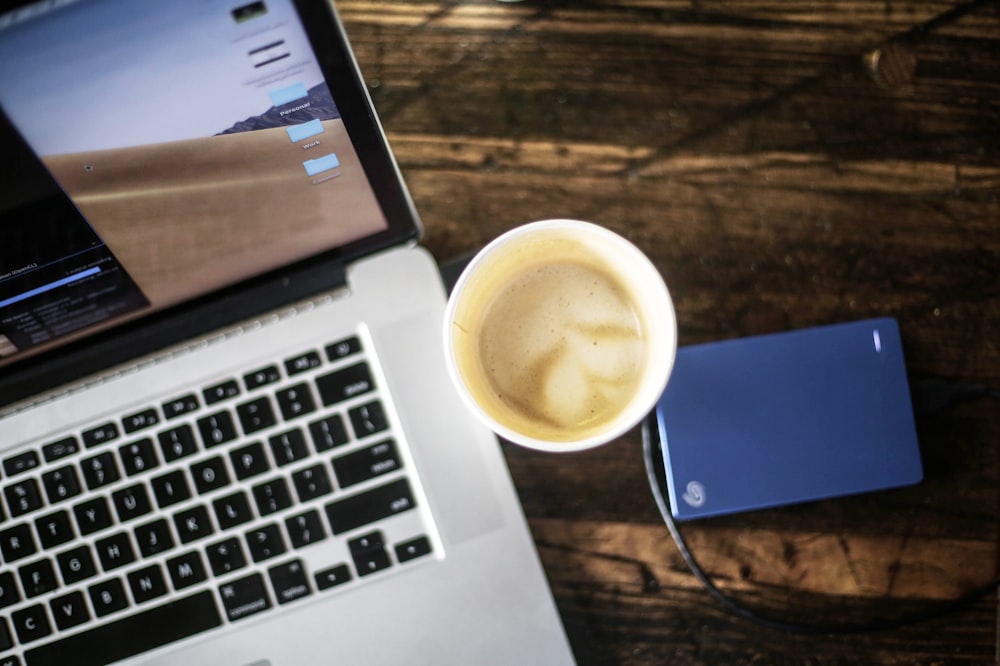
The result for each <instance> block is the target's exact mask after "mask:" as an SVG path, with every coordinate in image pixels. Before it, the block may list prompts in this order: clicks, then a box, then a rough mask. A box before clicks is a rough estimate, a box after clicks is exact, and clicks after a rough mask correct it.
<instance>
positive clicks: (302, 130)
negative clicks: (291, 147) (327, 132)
mask: <svg viewBox="0 0 1000 666" xmlns="http://www.w3.org/2000/svg"><path fill="white" fill-rule="evenodd" d="M285 131H286V132H288V138H289V139H291V140H292V143H297V142H299V141H302V140H303V139H308V138H309V137H311V136H316V135H317V134H322V133H323V123H321V122H320V120H319V118H313V119H312V120H310V121H309V122H307V123H302V124H301V125H292V126H291V127H286V128H285Z"/></svg>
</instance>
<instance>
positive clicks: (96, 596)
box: [87, 578, 128, 640]
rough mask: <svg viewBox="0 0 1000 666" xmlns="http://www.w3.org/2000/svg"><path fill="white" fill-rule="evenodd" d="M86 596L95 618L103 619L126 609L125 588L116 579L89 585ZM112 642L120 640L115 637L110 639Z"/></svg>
mask: <svg viewBox="0 0 1000 666" xmlns="http://www.w3.org/2000/svg"><path fill="white" fill-rule="evenodd" d="M87 594H89V595H90V602H91V604H93V606H94V612H95V613H97V617H104V616H105V615H110V614H111V613H116V612H118V611H120V610H125V609H126V608H128V597H126V596H125V586H124V585H123V584H122V582H121V580H120V579H118V578H111V579H109V580H103V581H101V582H100V583H97V584H95V585H91V586H90V587H89V588H87ZM112 640H120V638H119V637H117V636H116V637H112Z"/></svg>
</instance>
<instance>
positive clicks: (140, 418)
mask: <svg viewBox="0 0 1000 666" xmlns="http://www.w3.org/2000/svg"><path fill="white" fill-rule="evenodd" d="M159 422H160V416H159V414H157V413H156V410H155V409H154V408H152V407H149V408H148V409H144V410H142V411H141V412H136V413H135V414H129V415H128V416H126V417H125V418H123V419H122V428H123V429H124V430H125V434H126V435H131V434H132V433H133V432H138V431H140V430H145V429H146V428H152V427H153V426H155V425H156V424H158V423H159Z"/></svg>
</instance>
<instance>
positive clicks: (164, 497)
mask: <svg viewBox="0 0 1000 666" xmlns="http://www.w3.org/2000/svg"><path fill="white" fill-rule="evenodd" d="M150 483H151V484H152V486H153V495H154V496H155V497H156V504H157V506H159V507H160V508H161V509H163V508H166V507H168V506H172V505H174V504H177V503H178V502H183V501H184V500H186V499H189V498H190V497H191V486H190V485H188V481H187V476H186V475H185V474H184V470H182V469H175V470H173V471H172V472H167V473H166V474H161V475H160V476H157V477H155V478H154V479H152V480H151V481H150Z"/></svg>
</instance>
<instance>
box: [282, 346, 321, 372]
mask: <svg viewBox="0 0 1000 666" xmlns="http://www.w3.org/2000/svg"><path fill="white" fill-rule="evenodd" d="M322 363H323V361H321V360H320V358H319V354H318V353H317V352H314V351H307V352H304V353H302V354H299V355H298V356H293V357H292V358H289V359H285V373H286V374H287V375H288V376H289V377H291V376H292V375H297V374H299V373H301V372H308V371H310V370H312V369H313V368H318V367H319V366H320V365H321V364H322Z"/></svg>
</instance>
